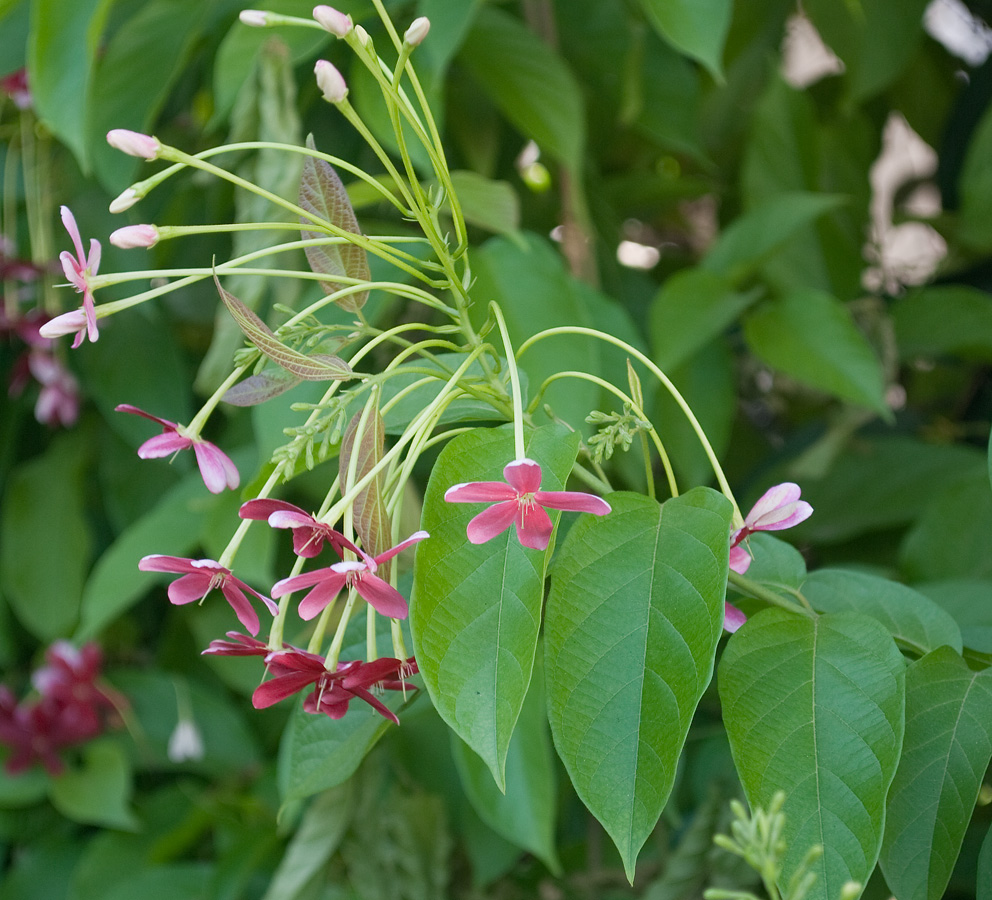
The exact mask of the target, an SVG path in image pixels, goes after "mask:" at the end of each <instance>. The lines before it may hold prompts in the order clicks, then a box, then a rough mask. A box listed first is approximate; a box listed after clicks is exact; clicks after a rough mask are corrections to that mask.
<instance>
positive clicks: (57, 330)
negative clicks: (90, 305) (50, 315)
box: [38, 309, 86, 340]
mask: <svg viewBox="0 0 992 900" xmlns="http://www.w3.org/2000/svg"><path fill="white" fill-rule="evenodd" d="M85 327H86V314H85V313H84V312H83V311H82V310H81V309H74V310H73V311H72V312H67V313H62V315H61V316H56V317H55V318H54V319H49V320H48V321H47V322H46V323H45V324H44V325H42V326H41V328H39V329H38V334H40V335H41V336H42V337H43V338H48V339H49V340H52V339H53V338H57V337H62V335H64V334H75V333H76V332H77V331H79V329H80V328H85Z"/></svg>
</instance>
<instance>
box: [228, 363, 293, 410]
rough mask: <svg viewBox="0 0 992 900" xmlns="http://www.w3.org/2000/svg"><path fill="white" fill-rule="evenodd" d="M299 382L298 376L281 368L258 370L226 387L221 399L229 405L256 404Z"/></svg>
mask: <svg viewBox="0 0 992 900" xmlns="http://www.w3.org/2000/svg"><path fill="white" fill-rule="evenodd" d="M299 383H300V379H299V378H296V377H294V376H293V375H290V374H289V372H287V371H285V370H283V369H276V370H274V371H272V372H259V373H258V374H257V375H249V376H248V377H247V378H245V379H244V380H242V381H239V382H238V383H237V384H236V385H234V387H232V388H228V390H227V392H226V393H225V394H224V396H223V397H221V400H223V401H224V402H225V403H230V404H231V406H258V404H259V403H264V402H265V401H266V400H271V399H272V398H273V397H278V396H279V395H280V394H285V393H286V391H288V390H289V389H290V388H293V387H296V385H298V384H299Z"/></svg>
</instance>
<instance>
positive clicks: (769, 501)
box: [730, 481, 813, 575]
mask: <svg viewBox="0 0 992 900" xmlns="http://www.w3.org/2000/svg"><path fill="white" fill-rule="evenodd" d="M800 493H801V491H800V488H799V485H798V484H793V483H792V482H791V481H786V482H785V483H783V484H776V485H775V486H774V487H771V488H769V489H768V490H767V491H765V493H763V494H762V495H761V497H760V498H758V502H757V503H755V504H754V506H753V507H751V512H749V513H748V514H747V516H746V517H745V518H744V525H743V527H741V528H738V529H737V530H736V531H735V532H734V533H733V534H732V535H731V536H730V568H731V569H733V571H735V572H737V573H738V574H739V575H743V574H744V573H745V572H746V571H747V570H748V566H750V565H751V555H750V554H749V553H748V552H747V551H746V550H745V549H744V548H743V547H741V546H740V544H741V542H742V541H744V540H746V539H747V537H748V536H749V535H751V534H754V532H756V531H782V530H783V529H785V528H792V526H793V525H798V524H799V523H800V522H805V521H806V519H808V518H809V517H810V516H811V515H813V507H812V506H810V505H809V504H808V503H807V502H806V501H805V500H800V499H799V495H800Z"/></svg>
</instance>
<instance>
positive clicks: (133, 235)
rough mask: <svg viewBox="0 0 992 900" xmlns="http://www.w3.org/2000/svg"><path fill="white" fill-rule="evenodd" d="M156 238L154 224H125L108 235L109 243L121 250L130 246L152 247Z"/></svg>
mask: <svg viewBox="0 0 992 900" xmlns="http://www.w3.org/2000/svg"><path fill="white" fill-rule="evenodd" d="M158 238H159V234H158V229H157V228H156V227H155V226H154V225H125V226H124V227H123V228H118V229H117V231H115V232H114V233H113V234H111V235H110V243H111V244H113V245H114V246H115V247H120V248H121V249H122V250H130V249H131V248H132V247H154V246H155V245H156V244H157V243H158Z"/></svg>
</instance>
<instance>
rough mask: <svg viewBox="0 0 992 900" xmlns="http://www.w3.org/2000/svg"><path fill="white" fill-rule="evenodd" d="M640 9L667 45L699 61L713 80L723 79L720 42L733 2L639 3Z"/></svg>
mask: <svg viewBox="0 0 992 900" xmlns="http://www.w3.org/2000/svg"><path fill="white" fill-rule="evenodd" d="M641 5H642V6H643V7H644V11H645V12H646V13H647V16H648V19H649V20H650V21H651V23H652V24H653V25H654V27H655V28H656V29H657V30H658V33H659V34H660V35H661V36H662V37H663V38H664V39H665V40H666V41H668V42H669V43H670V44H671V45H672V46H673V47H675V48H676V49H677V50H681V51H682V52H683V53H685V54H686V55H687V56H691V57H692V58H693V59H697V60H699V62H701V63H702V64H703V65H704V66H706V68H707V69H709V70H710V72H711V73H712V74H713V77H714V78H716V79H718V80H720V79H722V78H723V42H724V41H725V40H726V37H727V29H728V28H729V27H730V17H731V14H732V13H733V9H734V4H733V0H698V2H697V0H641Z"/></svg>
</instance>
